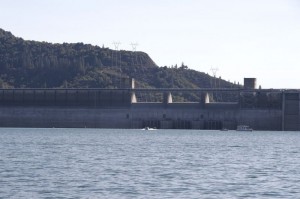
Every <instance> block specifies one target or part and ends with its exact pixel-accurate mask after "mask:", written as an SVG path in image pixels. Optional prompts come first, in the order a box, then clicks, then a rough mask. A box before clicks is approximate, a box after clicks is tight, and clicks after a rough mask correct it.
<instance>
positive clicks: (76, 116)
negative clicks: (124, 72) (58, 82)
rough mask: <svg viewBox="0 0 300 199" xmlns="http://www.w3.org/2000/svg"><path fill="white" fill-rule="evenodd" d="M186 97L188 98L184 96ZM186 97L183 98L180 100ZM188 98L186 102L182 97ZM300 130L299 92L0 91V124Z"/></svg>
mask: <svg viewBox="0 0 300 199" xmlns="http://www.w3.org/2000/svg"><path fill="white" fill-rule="evenodd" d="M186 96H190V97H186ZM182 99H184V100H182ZM186 99H188V100H186ZM238 125H248V126H250V127H251V128H253V129H254V130H278V131H279V130H286V131H290V130H291V131H298V130H300V91H299V90H281V89H257V88H256V79H255V78H245V81H244V87H240V88H214V89H211V88H198V89H189V88H185V89H172V88H160V89H141V88H134V80H132V82H131V83H130V84H129V86H127V87H126V88H122V89H96V88H95V89H33V88H32V89H31V88H27V89H0V126H1V127H43V128H52V127H56V128H60V127H61V128H85V127H87V128H136V129H139V128H144V127H155V128H160V129H223V128H226V129H236V128H237V126H238Z"/></svg>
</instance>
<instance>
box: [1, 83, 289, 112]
mask: <svg viewBox="0 0 300 199" xmlns="http://www.w3.org/2000/svg"><path fill="white" fill-rule="evenodd" d="M283 92H285V91H284V90H281V89H241V88H135V89H132V88H123V89H105V88H104V89H101V88H73V89H72V88H68V89H65V88H55V89H43V88H17V89H0V106H88V107H129V106H130V105H131V104H132V103H151V102H153V100H154V101H155V102H160V103H163V104H165V103H174V102H175V103H176V102H177V103H180V102H196V103H200V104H205V103H206V104H208V103H211V104H210V106H208V107H213V106H214V105H215V106H218V104H217V103H219V104H220V103H223V104H224V103H225V105H228V106H229V105H230V104H231V106H232V104H239V105H238V106H239V107H240V108H276V109H278V108H281V107H282V93H283ZM155 93H156V94H155ZM157 93H158V94H157ZM146 95H148V96H150V97H149V99H148V100H145V99H143V98H142V97H144V96H146ZM136 96H137V97H136ZM212 103H214V105H213V104H212ZM226 103H227V104H226ZM219 107H222V106H220V105H219Z"/></svg>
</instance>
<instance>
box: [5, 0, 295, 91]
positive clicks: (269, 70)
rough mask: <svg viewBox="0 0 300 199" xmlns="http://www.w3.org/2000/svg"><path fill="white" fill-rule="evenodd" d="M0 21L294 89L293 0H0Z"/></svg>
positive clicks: (27, 32)
mask: <svg viewBox="0 0 300 199" xmlns="http://www.w3.org/2000/svg"><path fill="white" fill-rule="evenodd" d="M0 28H2V29H5V30H8V31H11V32H12V33H13V34H14V35H16V36H18V37H22V38H24V39H26V40H36V41H47V42H55V43H63V42H68V43H70V42H84V43H90V44H93V45H99V46H102V44H104V46H106V47H110V48H114V46H113V44H112V43H113V41H120V42H121V45H120V49H124V50H131V46H130V43H132V42H137V43H139V46H138V47H137V50H139V51H144V52H146V53H148V54H149V55H150V57H151V58H152V59H153V60H154V61H155V63H156V64H157V65H159V66H164V65H167V66H171V65H175V64H178V65H180V64H181V62H184V63H185V64H186V65H188V66H189V68H192V69H195V70H198V71H201V72H205V73H210V74H211V71H210V68H211V67H213V68H219V71H218V72H217V76H221V77H222V78H223V79H225V80H230V81H232V82H234V81H236V82H241V83H242V82H243V78H244V77H256V78H257V81H258V84H259V85H261V86H262V87H263V88H300V77H299V76H300V0H0Z"/></svg>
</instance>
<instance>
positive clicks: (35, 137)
mask: <svg viewBox="0 0 300 199" xmlns="http://www.w3.org/2000/svg"><path fill="white" fill-rule="evenodd" d="M0 151H1V156H0V157H1V158H0V198H293V199H294V198H300V132H259V131H254V132H236V131H228V132H221V131H197V130H157V131H141V130H104V129H18V128H1V129H0Z"/></svg>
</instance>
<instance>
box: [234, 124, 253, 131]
mask: <svg viewBox="0 0 300 199" xmlns="http://www.w3.org/2000/svg"><path fill="white" fill-rule="evenodd" d="M236 130H237V131H253V129H252V128H250V127H249V126H247V125H238V126H237V128H236Z"/></svg>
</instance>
